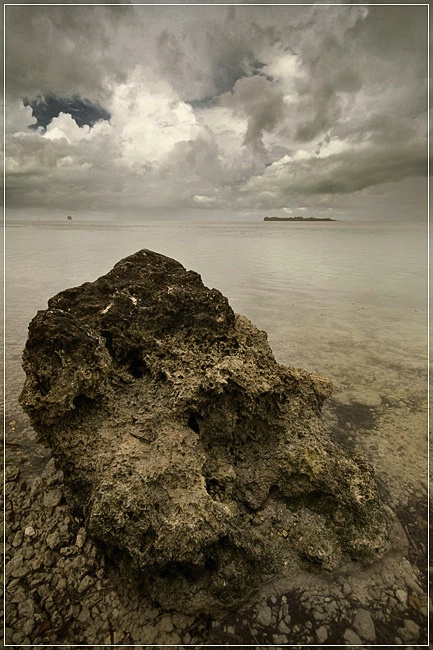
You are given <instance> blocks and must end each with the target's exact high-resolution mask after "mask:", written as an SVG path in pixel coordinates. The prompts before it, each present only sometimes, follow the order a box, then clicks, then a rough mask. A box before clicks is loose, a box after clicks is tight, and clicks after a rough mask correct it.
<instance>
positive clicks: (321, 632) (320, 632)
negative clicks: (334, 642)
mask: <svg viewBox="0 0 433 650" xmlns="http://www.w3.org/2000/svg"><path fill="white" fill-rule="evenodd" d="M316 637H317V643H320V644H322V643H325V641H326V639H327V638H328V630H327V629H326V627H325V626H324V625H321V626H320V627H318V628H317V630H316Z"/></svg>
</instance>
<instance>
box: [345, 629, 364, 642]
mask: <svg viewBox="0 0 433 650" xmlns="http://www.w3.org/2000/svg"><path fill="white" fill-rule="evenodd" d="M343 636H344V640H345V642H346V645H363V643H362V641H361V639H360V638H359V636H358V635H357V634H356V632H354V631H353V630H351V629H349V628H347V630H346V631H345V633H344V635H343Z"/></svg>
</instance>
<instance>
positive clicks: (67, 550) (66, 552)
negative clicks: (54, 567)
mask: <svg viewBox="0 0 433 650" xmlns="http://www.w3.org/2000/svg"><path fill="white" fill-rule="evenodd" d="M77 551H78V549H77V548H76V547H75V546H64V547H63V548H61V549H60V555H63V557H69V556H70V555H75V553H77Z"/></svg>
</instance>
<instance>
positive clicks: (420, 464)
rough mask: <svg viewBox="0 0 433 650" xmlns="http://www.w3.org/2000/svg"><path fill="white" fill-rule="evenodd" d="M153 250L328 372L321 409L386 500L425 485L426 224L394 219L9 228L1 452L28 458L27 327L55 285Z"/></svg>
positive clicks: (275, 344)
mask: <svg viewBox="0 0 433 650" xmlns="http://www.w3.org/2000/svg"><path fill="white" fill-rule="evenodd" d="M141 248H149V249H151V250H155V251H158V252H160V253H163V254H165V255H168V256H169V257H173V258H175V259H177V260H178V261H180V262H181V263H182V264H184V265H185V266H186V267H187V268H190V269H194V270H195V271H197V272H198V273H200V274H201V276H202V278H203V281H204V283H205V284H206V285H207V286H210V287H216V288H218V289H219V290H220V291H222V293H223V294H224V295H226V296H227V298H228V299H229V302H230V304H231V306H232V307H233V308H234V310H235V311H237V312H239V313H242V314H244V315H245V316H247V317H248V318H250V319H251V320H252V321H253V323H254V324H255V325H256V326H257V327H259V328H260V329H264V330H266V331H267V332H268V337H269V342H270V344H271V347H272V349H273V351H274V353H275V356H276V358H277V360H278V361H280V362H281V363H284V364H286V365H292V366H296V367H304V368H306V369H308V370H314V371H317V372H319V373H321V374H325V375H328V376H330V377H331V378H332V380H333V382H334V386H335V391H334V397H333V398H332V399H331V400H330V401H329V404H328V406H327V407H326V408H325V411H324V417H325V418H326V419H327V420H328V422H329V424H330V426H331V427H332V428H333V429H334V431H335V434H336V435H337V437H338V438H339V440H340V442H342V444H344V445H345V446H347V447H349V448H352V449H355V450H357V451H361V452H362V453H363V454H364V455H367V456H368V457H369V458H370V460H371V462H372V463H373V465H374V467H375V469H376V472H377V474H378V477H379V478H380V479H381V481H382V482H383V484H384V485H385V486H386V489H387V491H388V492H389V494H390V500H391V503H393V504H399V503H400V504H401V503H402V502H404V501H405V500H407V499H408V495H409V493H413V492H415V493H422V492H423V491H424V490H425V489H426V484H427V255H428V250H427V229H426V226H425V224H420V223H415V224H409V223H400V222H398V223H397V222H382V223H373V222H334V223H332V222H331V223H326V222H325V223H317V224H302V223H296V224H292V223H274V222H270V223H269V222H267V223H264V222H259V223H257V222H254V223H253V222H251V223H247V222H242V223H227V222H224V223H194V222H187V223H179V222H176V223H173V222H158V223H153V222H152V223H149V222H147V223H143V224H140V225H137V224H136V225H125V224H122V225H119V224H115V223H78V222H74V223H57V224H56V223H53V222H33V223H30V222H27V223H25V222H21V223H20V222H15V223H8V224H7V226H6V299H5V303H6V406H7V414H6V424H7V446H8V450H9V453H11V454H14V453H21V452H23V451H24V453H25V454H27V455H30V456H33V457H34V458H33V460H32V461H31V462H30V464H29V466H30V468H31V469H32V471H36V470H37V467H38V464H37V460H38V458H43V452H42V451H41V449H40V448H39V447H38V446H36V445H35V443H34V436H33V434H32V431H31V427H30V426H29V424H28V421H27V419H26V418H25V417H24V415H23V414H22V413H21V409H20V407H19V405H18V395H19V392H20V390H21V387H22V383H23V381H24V375H23V372H22V370H21V361H20V360H21V353H22V349H23V347H24V343H25V339H26V336H27V325H28V323H29V321H30V320H31V318H32V317H33V316H34V315H35V313H36V311H37V310H38V309H45V308H46V303H47V299H48V298H50V297H51V296H53V295H54V294H56V293H57V292H59V291H61V290H63V289H65V288H67V287H71V286H76V285H78V284H81V283H82V282H85V281H92V280H94V279H96V278H97V277H99V276H100V275H103V274H105V273H106V272H107V271H109V270H110V269H111V268H112V266H113V265H114V264H115V263H116V262H117V261H119V260H120V259H121V258H123V257H125V256H126V255H129V254H132V253H134V252H136V251H137V250H139V249H141Z"/></svg>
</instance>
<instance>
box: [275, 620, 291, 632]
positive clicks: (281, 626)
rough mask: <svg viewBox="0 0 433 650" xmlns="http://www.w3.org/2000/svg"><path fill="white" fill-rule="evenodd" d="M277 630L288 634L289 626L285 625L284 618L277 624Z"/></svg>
mask: <svg viewBox="0 0 433 650" xmlns="http://www.w3.org/2000/svg"><path fill="white" fill-rule="evenodd" d="M278 631H279V632H281V633H282V634H289V633H290V627H289V626H288V625H287V623H286V622H285V621H284V620H281V621H280V622H279V625H278Z"/></svg>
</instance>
